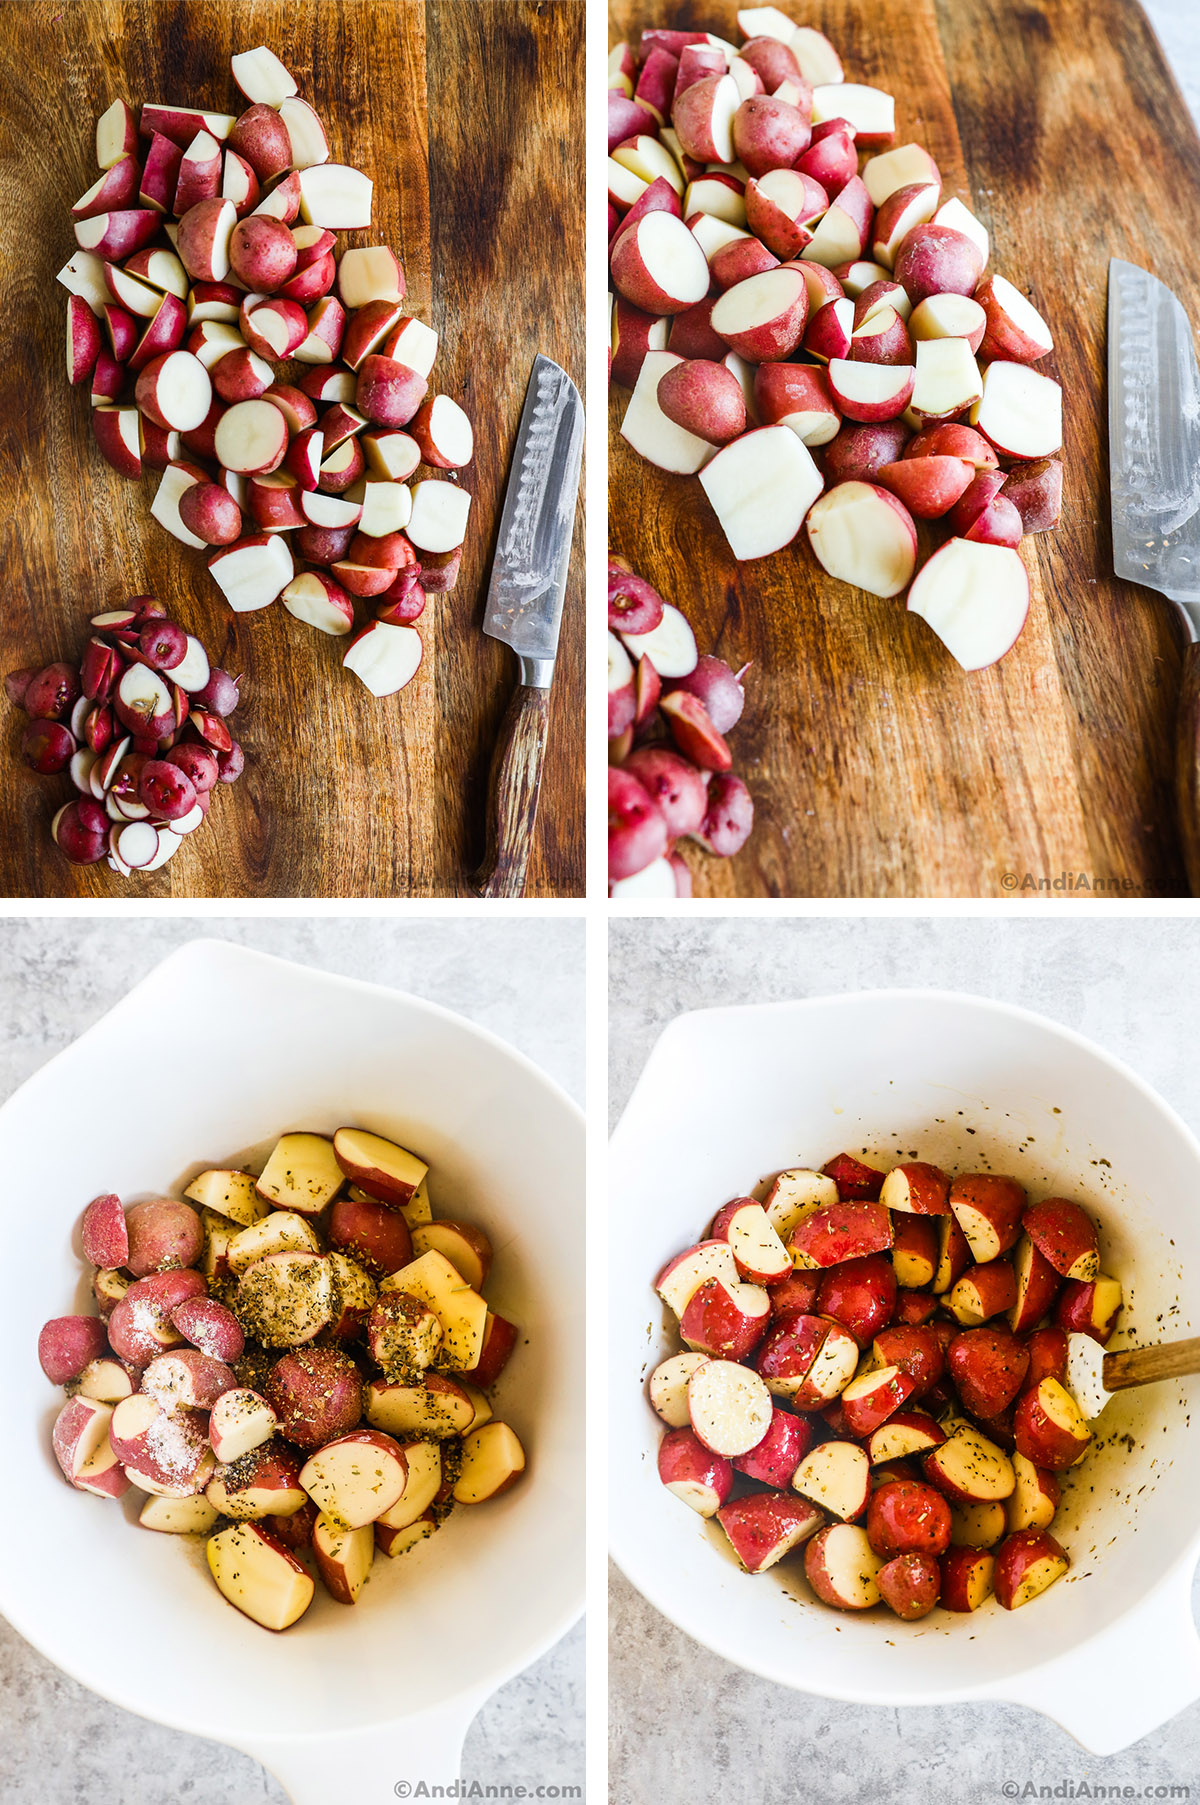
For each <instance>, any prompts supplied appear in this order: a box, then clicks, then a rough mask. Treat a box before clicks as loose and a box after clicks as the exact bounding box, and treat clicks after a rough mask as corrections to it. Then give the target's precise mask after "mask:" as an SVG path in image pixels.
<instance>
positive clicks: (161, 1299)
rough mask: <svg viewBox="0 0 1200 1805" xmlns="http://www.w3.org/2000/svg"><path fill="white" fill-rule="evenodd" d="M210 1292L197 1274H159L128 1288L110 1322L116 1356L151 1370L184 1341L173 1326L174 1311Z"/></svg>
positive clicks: (189, 1272)
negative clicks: (161, 1356)
mask: <svg viewBox="0 0 1200 1805" xmlns="http://www.w3.org/2000/svg"><path fill="white" fill-rule="evenodd" d="M207 1290H208V1287H207V1285H206V1284H205V1282H204V1279H203V1278H202V1276H201V1275H200V1273H198V1272H192V1271H190V1270H188V1271H183V1272H156V1273H152V1274H151V1276H150V1277H149V1278H145V1279H138V1280H136V1281H135V1283H134V1284H132V1285H130V1286H128V1288H127V1289H126V1291H125V1293H124V1295H123V1296H122V1297H121V1298H120V1299H119V1300H118V1302H117V1303H116V1305H115V1306H114V1308H113V1310H112V1313H111V1315H110V1316H109V1318H108V1339H109V1343H110V1345H111V1347H112V1350H113V1353H114V1354H117V1355H119V1357H120V1358H121V1359H122V1360H128V1361H129V1362H130V1364H131V1365H133V1366H138V1367H142V1366H149V1364H150V1362H151V1360H153V1359H154V1357H155V1355H156V1354H161V1353H162V1351H163V1349H164V1348H169V1347H178V1346H179V1344H180V1342H181V1341H182V1340H183V1336H182V1335H181V1334H180V1333H179V1330H178V1329H176V1328H174V1327H173V1326H172V1323H171V1311H172V1310H173V1309H174V1308H175V1306H176V1304H181V1303H182V1302H183V1300H184V1298H186V1297H201V1296H203V1295H204V1293H205V1292H206V1291H207Z"/></svg>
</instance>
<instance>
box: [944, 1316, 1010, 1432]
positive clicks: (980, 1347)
mask: <svg viewBox="0 0 1200 1805" xmlns="http://www.w3.org/2000/svg"><path fill="white" fill-rule="evenodd" d="M947 1365H948V1367H949V1370H950V1377H951V1379H952V1380H953V1382H954V1384H955V1385H956V1386H957V1387H958V1395H959V1397H960V1398H961V1399H962V1402H963V1407H964V1408H965V1409H966V1410H967V1411H968V1412H969V1414H970V1415H971V1416H975V1417H982V1418H985V1419H990V1418H992V1417H998V1416H1000V1415H1001V1413H1002V1412H1003V1411H1005V1410H1007V1409H1008V1407H1009V1405H1010V1404H1011V1403H1012V1401H1013V1399H1014V1398H1015V1397H1016V1395H1017V1393H1018V1392H1019V1391H1020V1389H1021V1387H1022V1385H1023V1384H1024V1382H1025V1375H1026V1373H1027V1372H1028V1370H1029V1349H1028V1348H1027V1347H1025V1346H1024V1345H1023V1344H1022V1343H1021V1342H1020V1341H1018V1340H1017V1338H1016V1336H1015V1335H1014V1334H1013V1332H1012V1330H1011V1329H1007V1328H1000V1327H999V1326H997V1325H993V1324H984V1326H983V1327H982V1328H978V1329H964V1330H963V1332H962V1334H961V1335H956V1336H955V1337H954V1340H953V1341H952V1342H951V1343H950V1348H949V1353H948V1355H947Z"/></svg>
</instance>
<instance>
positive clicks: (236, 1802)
mask: <svg viewBox="0 0 1200 1805" xmlns="http://www.w3.org/2000/svg"><path fill="white" fill-rule="evenodd" d="M201 934H202V935H209V936H214V937H218V938H221V939H228V940H233V941H236V942H237V943H238V944H239V945H244V946H251V947H256V948H259V949H260V950H262V951H263V952H269V953H275V954H277V955H279V956H280V957H282V958H287V959H295V960H297V961H299V962H301V963H303V964H306V965H317V966H321V967H323V968H324V969H326V970H329V971H337V972H341V973H344V974H345V975H347V976H350V977H356V978H365V979H369V980H371V981H372V982H375V983H381V984H388V985H392V986H393V987H395V988H396V989H398V990H410V991H413V992H415V993H417V994H418V995H420V996H423V997H426V998H428V999H430V1000H431V1001H433V1002H436V1003H441V1004H444V1005H445V1006H446V1007H447V1008H449V1009H455V1010H458V1011H459V1012H460V1013H461V1014H463V1015H465V1016H468V1017H470V1018H471V1019H472V1020H473V1021H477V1022H480V1023H482V1024H483V1025H484V1026H485V1027H487V1028H490V1029H492V1030H493V1031H494V1032H495V1033H496V1034H499V1035H501V1036H503V1037H504V1038H505V1039H506V1040H509V1041H511V1042H512V1043H513V1044H514V1045H515V1046H517V1047H519V1048H520V1049H521V1051H522V1052H524V1053H526V1054H527V1055H528V1056H529V1058H531V1059H533V1060H535V1061H536V1062H537V1063H538V1064H539V1065H541V1066H542V1067H543V1068H544V1069H545V1070H546V1071H548V1072H549V1073H550V1074H551V1075H552V1076H553V1077H554V1078H556V1079H557V1080H558V1082H559V1083H560V1084H561V1085H562V1086H563V1088H564V1089H565V1090H567V1091H568V1092H569V1093H570V1094H571V1095H572V1096H573V1097H575V1098H576V1099H577V1100H578V1101H579V1102H581V1103H582V1101H583V1092H584V1071H583V1028H582V1020H583V924H582V922H580V921H566V920H561V919H559V920H542V921H539V922H537V923H536V925H535V924H533V923H530V922H511V921H502V920H492V921H489V922H481V921H480V920H478V918H474V919H462V920H458V921H435V920H411V919H410V920H408V921H405V922H401V921H399V920H397V919H396V918H395V917H392V918H391V919H390V920H380V919H378V918H366V917H354V918H348V917H342V918H338V917H332V916H331V917H317V918H279V919H273V920H266V919H264V920H257V921H251V920H246V919H231V920H222V919H208V920H204V921H199V920H194V919H187V918H181V917H179V916H175V915H172V916H171V917H170V918H169V919H168V918H167V917H165V916H161V915H160V916H156V917H154V918H148V917H146V916H139V917H137V918H132V919H123V920H120V919H112V918H111V917H110V918H108V919H107V920H99V919H97V918H96V916H94V915H87V916H78V915H76V916H71V917H67V918H57V919H46V918H43V919H40V920H28V919H25V918H19V917H18V918H14V917H12V916H7V917H5V918H4V919H0V1001H2V1004H3V1007H0V1095H2V1096H7V1095H8V1094H9V1093H10V1092H11V1091H12V1090H13V1089H14V1088H15V1087H16V1086H17V1085H18V1084H20V1083H21V1081H22V1080H23V1079H24V1078H26V1077H28V1076H29V1074H30V1073H31V1072H33V1071H35V1070H36V1069H37V1067H38V1066H40V1065H42V1064H43V1063H44V1062H45V1061H46V1060H47V1059H48V1058H49V1057H50V1056H51V1054H53V1053H56V1052H57V1051H58V1050H59V1049H60V1048H61V1047H64V1046H66V1045H67V1044H68V1043H69V1042H70V1041H72V1040H74V1039H75V1038H76V1037H77V1036H78V1035H79V1034H80V1033H82V1031H83V1030H84V1029H85V1028H86V1027H88V1026H90V1024H91V1023H92V1022H94V1021H95V1020H96V1019H97V1018H98V1017H99V1016H101V1015H102V1014H103V1013H104V1011H105V1010H106V1009H107V1008H108V1007H109V1006H110V1005H111V1004H113V1003H114V1002H116V1001H117V999H118V998H119V997H120V996H122V995H123V994H124V992H125V991H126V990H128V989H129V988H130V987H131V986H132V985H133V984H134V983H136V981H137V980H138V979H139V978H141V977H143V976H144V975H145V973H146V972H148V971H149V970H150V969H151V968H152V967H153V966H154V965H156V964H157V963H158V962H159V960H160V959H163V958H165V957H166V955H167V954H168V953H169V952H171V951H173V949H174V948H175V947H177V946H178V945H180V944H181V943H182V942H184V941H186V940H191V939H194V938H195V937H196V936H197V935H201ZM583 1771H584V1754H583V1625H582V1624H580V1625H578V1626H577V1627H576V1629H575V1630H574V1631H572V1632H571V1633H570V1634H569V1635H568V1636H566V1637H564V1638H563V1640H562V1641H561V1642H560V1643H559V1644H558V1645H557V1647H555V1648H554V1649H552V1650H551V1651H550V1653H549V1654H547V1655H545V1656H543V1658H542V1659H541V1660H540V1661H538V1662H537V1663H535V1665H534V1666H532V1667H530V1668H528V1669H527V1670H526V1672H525V1673H523V1674H521V1675H520V1676H519V1677H518V1678H517V1679H515V1680H512V1681H510V1682H509V1684H508V1685H507V1686H504V1687H503V1688H502V1689H501V1690H500V1691H499V1692H497V1693H496V1695H495V1696H494V1697H493V1698H492V1699H491V1700H490V1701H489V1702H488V1703H487V1704H486V1705H485V1706H484V1708H483V1710H482V1711H481V1712H480V1713H479V1716H478V1717H477V1719H476V1720H475V1723H474V1725H473V1727H472V1728H471V1730H470V1731H469V1733H468V1735H467V1741H466V1747H465V1750H464V1753H463V1768H462V1773H463V1779H464V1780H477V1781H479V1782H480V1783H481V1785H487V1784H493V1785H504V1784H516V1783H518V1782H521V1783H524V1784H526V1785H529V1786H531V1787H532V1786H546V1787H550V1786H556V1785H572V1786H577V1785H582V1783H583ZM0 1799H2V1800H3V1801H4V1805H118V1802H119V1805H175V1802H176V1801H194V1802H195V1805H249V1801H251V1800H254V1801H260V1800H261V1801H263V1805H286V1795H285V1794H284V1792H283V1791H282V1789H281V1788H280V1787H279V1786H278V1784H277V1783H276V1782H275V1781H274V1780H273V1779H272V1778H271V1777H270V1776H269V1775H268V1774H266V1773H265V1772H264V1771H263V1769H262V1768H260V1767H259V1766H258V1764H257V1763H256V1762H254V1761H251V1760H249V1759H248V1758H247V1757H246V1756H245V1755H241V1754H238V1753H235V1752H234V1751H233V1750H231V1749H228V1748H226V1747H224V1746H223V1745H221V1744H219V1743H215V1742H206V1741H203V1740H201V1739H199V1738H196V1737H192V1736H183V1735H180V1734H179V1733H177V1732H176V1731H174V1730H166V1729H163V1728H161V1727H160V1726H159V1725H157V1724H151V1723H148V1722H146V1720H145V1719H143V1718H140V1717H133V1716H131V1715H130V1714H129V1713H127V1712H125V1711H122V1710H120V1709H118V1707H117V1706H115V1705H111V1704H109V1702H108V1701H107V1700H106V1699H102V1698H99V1697H97V1696H96V1695H95V1694H94V1693H91V1692H88V1691H86V1690H85V1689H84V1688H83V1687H82V1686H79V1685H77V1684H76V1683H75V1681H74V1680H71V1679H68V1677H67V1676H66V1675H65V1674H63V1673H61V1672H60V1671H59V1670H58V1669H57V1668H55V1667H53V1666H51V1665H50V1663H49V1662H47V1661H45V1660H43V1658H42V1656H41V1655H40V1654H39V1653H38V1652H37V1651H36V1650H35V1649H33V1648H31V1647H30V1645H29V1644H28V1643H27V1642H25V1641H23V1640H22V1638H21V1637H20V1636H18V1635H17V1633H16V1631H15V1630H13V1629H12V1628H10V1626H9V1625H8V1624H7V1623H6V1622H5V1621H4V1620H3V1618H0ZM330 1805H355V1801H354V1798H353V1795H352V1794H349V1793H348V1794H347V1795H346V1796H345V1797H344V1798H343V1799H339V1800H337V1801H334V1800H331V1801H330Z"/></svg>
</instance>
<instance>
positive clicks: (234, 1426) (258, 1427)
mask: <svg viewBox="0 0 1200 1805" xmlns="http://www.w3.org/2000/svg"><path fill="white" fill-rule="evenodd" d="M277 1427H278V1418H277V1417H276V1415H275V1412H274V1411H273V1410H272V1408H271V1406H270V1405H269V1404H268V1403H267V1400H266V1399H265V1398H263V1397H260V1396H259V1394H258V1393H257V1392H256V1391H251V1390H250V1389H249V1387H248V1386H244V1385H239V1386H235V1387H234V1388H233V1389H232V1390H230V1391H226V1392H223V1393H222V1395H221V1396H220V1397H219V1398H218V1399H217V1401H216V1403H215V1404H214V1405H213V1407H212V1411H211V1413H210V1414H209V1419H208V1439H209V1441H210V1442H211V1444H212V1451H213V1453H214V1454H215V1455H216V1457H217V1459H218V1460H219V1461H221V1462H222V1463H223V1464H224V1465H226V1466H232V1464H233V1463H234V1461H235V1460H240V1459H241V1458H242V1456H243V1454H249V1453H250V1452H251V1451H252V1450H253V1449H254V1448H261V1447H262V1446H263V1445H264V1443H266V1442H269V1441H270V1439H271V1437H272V1436H273V1435H274V1433H275V1430H276V1428H277Z"/></svg>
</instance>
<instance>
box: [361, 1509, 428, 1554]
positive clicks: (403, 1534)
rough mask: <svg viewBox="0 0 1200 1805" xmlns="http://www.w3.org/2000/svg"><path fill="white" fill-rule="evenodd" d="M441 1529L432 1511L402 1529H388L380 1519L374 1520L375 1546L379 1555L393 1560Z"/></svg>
mask: <svg viewBox="0 0 1200 1805" xmlns="http://www.w3.org/2000/svg"><path fill="white" fill-rule="evenodd" d="M440 1528H441V1524H440V1523H439V1521H438V1519H437V1518H436V1517H435V1516H434V1514H433V1512H432V1511H428V1510H427V1511H426V1512H425V1513H424V1515H423V1516H420V1517H418V1518H417V1520H416V1522H415V1523H409V1524H406V1525H405V1527H404V1528H403V1529H392V1528H389V1527H388V1526H387V1525H386V1524H385V1523H383V1522H382V1520H381V1519H378V1518H377V1519H376V1522H375V1525H374V1529H375V1546H376V1548H378V1549H379V1552H380V1553H381V1554H386V1555H388V1556H389V1557H390V1558H391V1559H392V1560H395V1558H396V1556H397V1555H400V1554H407V1553H408V1552H409V1550H410V1549H411V1548H415V1547H417V1545H418V1544H419V1543H420V1542H424V1541H427V1540H428V1538H429V1537H430V1536H431V1535H433V1534H434V1533H435V1531H436V1530H438V1529H440Z"/></svg>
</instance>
